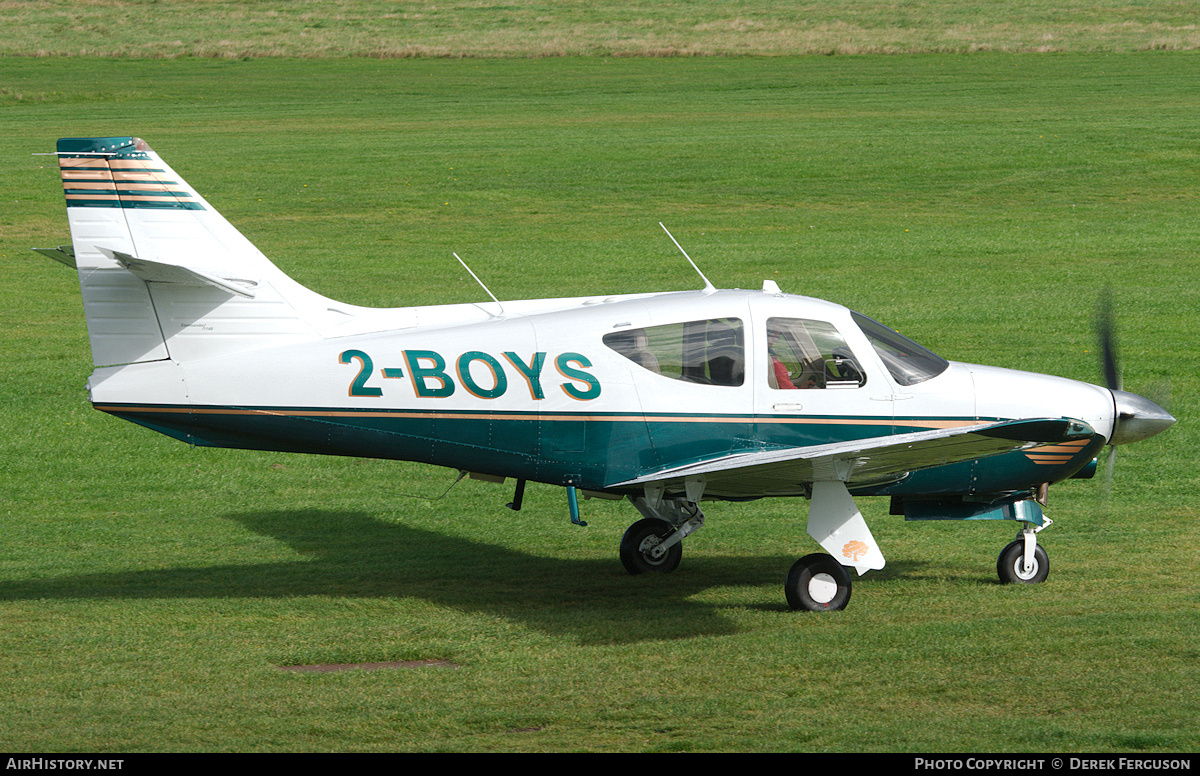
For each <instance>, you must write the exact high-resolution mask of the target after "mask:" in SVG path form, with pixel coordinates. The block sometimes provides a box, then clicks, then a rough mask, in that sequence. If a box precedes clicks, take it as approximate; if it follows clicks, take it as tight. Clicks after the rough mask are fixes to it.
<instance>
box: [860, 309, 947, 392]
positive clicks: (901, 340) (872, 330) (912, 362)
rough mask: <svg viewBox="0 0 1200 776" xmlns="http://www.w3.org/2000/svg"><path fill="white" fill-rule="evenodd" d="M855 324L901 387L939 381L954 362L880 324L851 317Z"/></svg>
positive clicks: (867, 319) (866, 318)
mask: <svg viewBox="0 0 1200 776" xmlns="http://www.w3.org/2000/svg"><path fill="white" fill-rule="evenodd" d="M851 315H852V316H853V317H854V322H855V323H857V324H858V327H859V328H860V329H862V332H863V334H866V335H867V339H868V340H870V341H871V346H872V347H874V348H875V352H876V353H878V354H879V357H880V358H881V359H883V363H884V365H885V366H886V367H887V370H888V372H890V373H891V375H892V379H893V380H895V381H896V382H897V383H898V384H899V385H916V384H917V383H923V382H925V381H926V380H928V379H930V378H932V377H937V376H938V375H940V374H941V373H942V372H945V371H946V370H947V369H948V368H949V367H950V362H949V361H947V360H946V359H944V358H942V357H941V356H939V355H938V354H937V353H934V352H933V351H931V350H929V349H927V348H924V347H922V346H920V345H918V344H917V343H915V342H913V341H912V340H910V339H909V338H908V337H905V336H903V335H901V334H897V333H896V332H895V331H892V330H891V329H889V328H888V327H887V326H884V325H883V324H882V323H880V322H879V321H874V320H871V319H870V318H868V317H867V316H865V315H860V314H859V313H851Z"/></svg>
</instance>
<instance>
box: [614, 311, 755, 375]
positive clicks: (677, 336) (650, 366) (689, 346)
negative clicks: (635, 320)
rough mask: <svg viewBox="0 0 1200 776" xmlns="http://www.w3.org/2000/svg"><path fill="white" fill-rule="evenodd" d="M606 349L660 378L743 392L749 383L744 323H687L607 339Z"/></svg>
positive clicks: (733, 320)
mask: <svg viewBox="0 0 1200 776" xmlns="http://www.w3.org/2000/svg"><path fill="white" fill-rule="evenodd" d="M604 344H605V345H607V346H608V347H610V348H612V349H613V350H615V351H616V352H618V353H620V354H621V355H622V356H624V357H625V358H627V359H629V360H630V361H632V362H633V363H635V364H637V365H638V366H640V367H642V368H643V369H647V370H649V371H651V372H654V373H656V374H660V375H663V376H664V377H670V378H671V379H673V380H682V381H684V382H687V383H699V384H701V385H724V386H738V385H741V384H742V382H743V381H744V380H745V374H746V353H745V337H744V336H743V330H742V322H741V320H739V319H737V318H713V319H710V320H706V321H686V322H684V323H671V324H666V325H664V326H648V327H646V328H644V329H626V330H624V331H614V332H611V333H609V334H606V335H604Z"/></svg>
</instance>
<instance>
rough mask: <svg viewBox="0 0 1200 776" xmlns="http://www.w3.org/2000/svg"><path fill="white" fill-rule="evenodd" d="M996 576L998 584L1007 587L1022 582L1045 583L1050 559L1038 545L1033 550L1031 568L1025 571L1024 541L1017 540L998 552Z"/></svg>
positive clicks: (1031, 583)
mask: <svg viewBox="0 0 1200 776" xmlns="http://www.w3.org/2000/svg"><path fill="white" fill-rule="evenodd" d="M996 574H997V576H999V577H1000V583H1001V584H1004V585H1007V584H1010V583H1012V582H1022V583H1024V584H1027V585H1033V584H1037V583H1038V582H1045V581H1046V577H1047V576H1049V574H1050V557H1049V556H1048V555H1046V551H1045V550H1043V549H1042V546H1041V545H1040V544H1039V545H1038V546H1037V547H1035V548H1034V550H1033V568H1032V569H1030V570H1029V571H1028V572H1026V571H1025V540H1023V539H1017V540H1016V541H1015V542H1013V543H1012V544H1010V545H1008V546H1007V547H1005V548H1004V549H1003V550H1002V551H1001V552H1000V557H999V558H998V559H997V560H996Z"/></svg>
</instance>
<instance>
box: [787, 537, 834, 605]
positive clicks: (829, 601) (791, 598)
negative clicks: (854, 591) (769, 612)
mask: <svg viewBox="0 0 1200 776" xmlns="http://www.w3.org/2000/svg"><path fill="white" fill-rule="evenodd" d="M783 592H784V595H786V596H787V602H788V606H790V607H792V609H795V610H798V611H805V612H836V611H840V610H842V609H845V608H846V604H848V603H850V573H849V572H848V571H846V567H845V566H843V565H842V564H840V563H838V562H837V561H836V560H834V558H833V556H832V555H826V554H824V553H821V552H818V553H813V554H812V555H805V556H804V557H803V558H801V559H800V560H798V561H796V562H795V563H794V564H793V565H792V569H791V571H789V572H788V575H787V582H786V583H784V586H783Z"/></svg>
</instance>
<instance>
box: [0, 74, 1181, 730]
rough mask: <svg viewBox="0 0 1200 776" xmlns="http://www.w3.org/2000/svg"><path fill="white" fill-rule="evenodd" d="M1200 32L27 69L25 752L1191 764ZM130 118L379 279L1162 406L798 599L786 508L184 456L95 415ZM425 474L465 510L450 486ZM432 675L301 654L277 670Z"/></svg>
mask: <svg viewBox="0 0 1200 776" xmlns="http://www.w3.org/2000/svg"><path fill="white" fill-rule="evenodd" d="M1198 72H1200V57H1198V56H1197V55H1196V54H1194V53H1187V52H1174V53H1171V52H1145V53H1140V54H1119V55H1114V54H1103V55H1101V54H1062V55H1008V54H1000V53H988V54H973V55H971V56H953V55H940V56H930V55H904V56H890V57H858V56H852V57H769V58H753V57H740V58H739V57H733V58H671V59H649V58H603V57H592V58H569V57H568V58H541V59H393V60H373V59H347V60H321V61H317V60H308V59H263V60H251V61H235V60H229V59H175V60H165V61H149V60H132V59H90V58H71V59H54V58H51V59H35V58H9V59H2V60H0V86H2V87H3V88H0V131H2V132H3V136H4V137H5V138H6V140H7V146H8V152H7V157H8V163H7V164H5V165H0V202H2V203H3V205H2V206H0V267H2V268H3V272H2V273H0V289H2V290H0V294H2V296H0V299H2V300H3V304H2V305H0V356H2V357H3V359H4V362H5V364H6V367H5V370H4V376H3V378H0V400H2V406H3V407H4V412H3V414H2V415H0V440H2V442H3V451H4V452H3V460H4V463H3V466H0V517H2V518H3V520H2V522H0V532H2V533H0V536H2V539H3V545H2V546H3V547H4V552H3V554H2V555H0V655H2V657H0V665H3V666H5V668H6V670H3V671H0V704H2V705H3V708H4V709H5V713H4V714H3V715H0V742H3V745H4V746H5V747H6V748H8V749H9V750H12V751H62V752H65V751H113V752H119V751H135V750H148V751H200V750H205V751H207V750H214V751H217V750H219V751H252V750H253V751H299V750H312V751H329V750H381V751H391V750H399V751H408V750H421V751H429V750H448V751H501V750H502V751H565V750H571V751H721V750H725V751H728V750H747V751H793V750H794V751H996V752H1000V751H1061V752H1080V751H1086V752H1117V751H1121V752H1138V751H1147V752H1158V751H1187V752H1190V751H1195V750H1196V749H1197V748H1198V747H1200V730H1198V726H1197V723H1196V720H1197V718H1200V700H1198V697H1197V693H1196V692H1195V687H1196V686H1197V685H1198V680H1200V676H1198V669H1197V665H1200V660H1198V657H1200V654H1198V650H1197V647H1196V645H1195V632H1196V630H1197V627H1198V626H1200V616H1198V612H1200V608H1198V606H1197V604H1198V603H1200V585H1198V584H1197V582H1196V578H1195V570H1196V568H1197V561H1198V560H1200V552H1198V551H1200V531H1198V529H1197V522H1196V517H1197V511H1196V507H1195V504H1194V495H1195V493H1196V492H1197V490H1198V484H1200V483H1198V481H1197V480H1198V477H1200V475H1198V474H1197V472H1198V471H1200V460H1198V457H1200V456H1198V455H1197V453H1196V449H1197V443H1198V442H1200V440H1198V439H1197V431H1196V421H1197V414H1198V413H1197V409H1198V408H1197V402H1196V396H1197V382H1198V376H1200V354H1198V352H1197V347H1196V345H1197V335H1196V332H1197V330H1198V329H1200V326H1198V323H1200V260H1198V259H1197V257H1198V256H1200V230H1198V227H1197V224H1198V223H1200V219H1198V218H1197V217H1198V216H1200V208H1198V194H1197V189H1196V180H1197V173H1198V172H1200V151H1198V149H1200V129H1198V127H1200V121H1197V119H1198V118H1200V92H1197V90H1196V89H1195V82H1196V74H1197V73H1198ZM109 134H112V135H122V134H133V135H138V136H141V137H143V138H145V139H146V140H147V141H148V142H149V143H150V144H151V145H152V146H154V148H155V149H156V150H157V151H159V152H160V153H161V154H162V155H163V156H164V157H165V158H166V159H167V160H168V161H169V162H170V163H171V165H172V166H173V167H174V168H175V169H176V170H178V171H179V172H180V173H181V174H183V175H184V176H185V177H186V178H187V179H188V180H189V182H191V183H192V184H193V185H194V186H196V188H198V189H199V190H200V191H201V193H203V194H204V195H205V196H206V197H207V198H208V199H209V201H210V202H211V203H212V204H213V205H214V206H216V207H217V208H218V209H219V210H221V212H222V213H224V214H225V215H226V217H228V218H229V219H230V220H231V221H232V222H233V223H234V224H235V225H236V226H238V227H239V228H241V229H242V230H243V232H244V233H245V234H246V235H247V236H249V237H250V238H251V239H252V240H253V241H254V242H255V243H256V244H258V245H259V247H261V248H262V249H263V250H264V251H265V252H266V253H267V254H268V255H269V256H271V257H272V258H274V259H275V260H276V261H277V263H278V264H279V265H280V266H281V267H283V268H284V269H285V270H286V271H287V272H289V273H290V274H292V275H293V276H294V277H296V278H297V279H298V280H300V281H301V282H303V283H305V284H307V285H310V286H312V287H314V288H315V289H317V290H318V291H320V292H321V293H324V294H326V295H328V296H331V297H334V298H338V299H342V300H345V301H348V302H354V303H359V304H372V305H396V304H429V303H440V302H456V301H477V300H480V299H482V298H484V297H483V296H482V291H481V290H480V289H479V288H478V286H476V285H475V283H474V281H472V280H471V278H470V277H469V276H467V275H466V273H464V272H463V271H462V269H461V267H460V266H459V265H458V263H457V262H456V261H455V260H454V258H453V256H452V255H451V252H452V251H457V252H458V253H459V255H461V256H462V257H463V258H464V259H466V260H467V261H468V262H469V263H470V264H471V266H472V268H473V269H474V270H475V272H476V273H478V274H479V275H480V276H481V277H482V278H483V279H484V281H485V282H486V283H487V284H488V286H489V287H490V288H491V290H492V291H494V292H495V293H496V294H497V295H498V296H499V297H500V298H501V299H506V298H507V299H512V298H528V297H540V296H548V295H555V296H559V295H561V296H567V295H576V294H591V293H619V292H632V291H645V290H678V289H688V288H698V287H699V286H700V283H699V279H698V278H697V277H696V275H695V274H694V272H692V270H691V268H690V267H688V266H687V264H686V262H685V261H683V259H682V257H680V256H679V254H678V252H677V250H676V249H675V247H674V246H673V245H672V244H671V243H670V241H669V240H668V239H666V237H665V235H663V234H662V232H661V230H660V229H659V227H658V222H659V221H662V222H664V223H666V224H667V226H668V227H670V228H671V230H672V232H673V234H674V235H675V236H676V237H677V238H678V239H679V240H680V242H681V243H682V244H683V245H684V247H685V248H686V249H687V250H688V253H689V254H690V255H691V256H692V257H693V258H694V259H695V260H696V261H697V263H698V264H699V265H700V267H701V268H702V269H703V271H704V272H705V274H706V275H707V276H708V277H709V278H710V279H712V280H713V282H714V283H716V284H717V285H720V286H723V287H735V286H736V287H742V288H756V287H759V286H760V285H761V283H762V281H763V279H771V280H775V281H776V282H778V283H779V285H780V286H781V287H782V288H783V289H784V290H785V291H789V292H793V293H803V294H808V295H812V296H818V297H822V298H827V299H832V300H834V301H837V302H840V303H843V304H847V305H849V306H851V307H853V308H855V309H858V310H861V311H863V312H865V313H867V314H869V315H872V316H873V317H876V318H879V319H881V320H883V321H885V322H887V323H889V324H891V325H892V326H895V327H897V328H899V329H900V330H901V331H903V332H904V333H905V334H908V335H910V336H912V337H914V338H915V339H917V340H918V341H921V342H923V343H924V344H926V345H928V346H929V347H931V348H933V349H934V350H936V351H938V352H939V353H941V354H942V355H944V356H946V357H948V358H953V359H957V360H963V361H971V362H980V363H990V364H995V365H999V366H1007V367H1015V368H1022V369H1029V370H1032V371H1038V372H1049V373H1054V374H1060V375H1064V376H1067V377H1073V378H1079V379H1086V380H1091V381H1097V380H1099V379H1100V378H1099V373H1098V367H1097V363H1096V357H1095V345H1094V337H1093V334H1092V317H1093V315H1094V313H1095V309H1096V304H1097V300H1098V298H1099V296H1100V294H1101V293H1102V291H1103V290H1104V289H1105V288H1106V287H1111V288H1112V290H1113V292H1114V297H1115V301H1116V308H1117V313H1118V315H1119V316H1120V336H1121V345H1122V348H1123V353H1124V364H1125V384H1126V387H1127V388H1129V389H1130V390H1134V391H1138V392H1142V393H1145V394H1146V395H1149V396H1151V397H1152V398H1156V399H1160V400H1162V401H1163V402H1164V403H1168V404H1169V405H1170V409H1171V410H1172V411H1173V413H1174V414H1175V415H1176V416H1177V417H1178V418H1179V421H1180V422H1179V424H1178V425H1177V426H1176V427H1174V428H1172V429H1171V430H1170V431H1169V432H1167V433H1165V434H1163V435H1162V436H1160V437H1157V438H1155V439H1153V440H1150V441H1148V442H1144V443H1141V444H1138V445H1134V446H1131V447H1128V448H1125V449H1122V451H1121V454H1120V457H1119V459H1118V462H1117V470H1116V476H1115V479H1114V482H1113V483H1112V487H1111V493H1107V495H1106V491H1107V489H1106V487H1105V486H1104V483H1103V482H1102V481H1101V480H1100V479H1097V480H1093V481H1072V482H1070V483H1067V484H1064V485H1062V486H1059V487H1056V488H1055V489H1053V490H1052V492H1051V494H1050V511H1049V514H1050V516H1051V517H1053V519H1054V520H1055V525H1054V527H1053V528H1051V529H1050V530H1048V531H1046V532H1045V533H1043V534H1042V542H1043V544H1044V545H1045V546H1046V547H1047V549H1048V551H1049V553H1050V559H1051V564H1052V567H1053V570H1052V572H1051V578H1050V580H1049V581H1048V582H1047V583H1046V584H1044V585H1041V586H1036V587H1001V586H999V585H998V584H996V582H995V558H996V554H997V553H998V552H999V550H1000V548H1001V547H1002V546H1003V545H1004V544H1005V543H1007V542H1008V541H1009V540H1010V539H1011V538H1012V533H1013V530H1014V527H1013V526H1012V525H1011V524H1005V525H964V524H948V525H943V524H927V523H914V524H908V525H906V524H904V523H903V521H902V520H901V519H900V518H896V517H891V516H889V515H888V514H887V511H888V505H887V503H886V502H885V501H878V502H876V501H864V503H863V504H862V506H863V510H864V513H865V514H866V516H867V518H868V520H869V521H870V523H871V525H872V529H873V530H874V531H875V534H876V536H877V538H878V539H879V541H880V544H881V546H882V547H883V550H884V554H885V555H886V556H887V558H888V565H887V567H886V568H885V569H884V570H883V571H882V572H878V573H871V574H868V575H866V576H864V577H862V578H859V579H856V583H855V589H854V598H853V601H852V602H851V604H850V607H849V608H848V609H847V610H846V611H845V612H841V613H837V614H834V615H832V616H808V615H803V614H799V613H793V612H790V611H788V610H787V608H786V605H785V603H784V600H783V593H782V589H781V588H782V582H783V577H784V575H785V573H786V572H787V569H788V567H789V565H790V564H791V563H792V561H793V560H794V559H795V558H796V557H799V556H800V555H803V554H806V553H808V552H811V551H813V550H814V549H815V544H814V543H813V542H812V541H811V540H810V539H809V538H808V537H807V535H806V534H805V531H804V519H805V514H806V510H807V505H806V503H805V502H804V501H802V500H772V501H759V502H755V503H750V504H714V505H712V506H711V508H706V513H707V514H708V522H707V524H706V526H705V528H704V529H703V530H702V531H701V532H700V533H698V534H697V535H695V536H694V537H693V538H690V539H689V540H688V541H687V542H686V547H685V551H684V560H683V564H682V566H681V567H680V569H679V570H678V571H677V572H676V573H674V574H672V575H669V576H662V577H654V578H633V577H629V576H627V575H626V574H625V573H624V571H623V570H622V569H621V566H620V563H619V561H618V560H617V544H618V541H619V539H620V536H621V534H622V532H623V531H624V529H625V527H626V526H627V525H628V524H629V523H631V522H633V520H634V519H635V517H636V513H635V511H634V510H633V509H632V508H630V507H629V506H628V505H624V504H620V503H610V502H596V501H589V502H586V503H584V504H583V505H582V508H583V513H584V515H583V516H584V519H585V520H587V522H588V523H589V525H588V527H587V528H578V527H574V526H572V525H571V524H570V523H569V520H568V516H567V506H566V497H565V493H564V492H563V491H562V490H560V489H555V488H549V487H537V486H531V488H530V491H529V493H528V494H527V498H526V506H525V509H524V510H523V511H522V512H520V513H512V512H510V511H509V510H506V509H505V508H504V506H503V505H504V504H505V503H506V502H507V501H508V500H509V499H510V498H511V495H512V493H511V491H510V489H509V488H508V486H504V487H500V486H496V485H488V484H484V483H480V482H475V481H463V482H461V483H459V484H458V485H457V486H455V487H453V488H452V489H450V490H449V492H448V493H446V489H447V488H449V487H450V485H451V483H452V482H453V478H454V475H453V473H452V472H448V471H445V470H437V469H432V468H426V467H420V466H415V465H407V464H396V463H388V462H379V461H368V460H355V459H324V458H315V457H303V456H289V455H283V454H267V453H248V452H238V451H222V450H206V449H192V448H188V447H186V446H184V445H181V444H179V443H176V442H173V441H171V440H168V439H167V438H165V437H161V436H157V435H155V434H153V433H151V432H149V431H146V430H144V429H140V428H137V427H134V426H131V425H128V424H123V423H121V422H119V421H116V420H114V419H112V418H110V417H108V416H105V415H101V414H100V413H97V412H95V411H93V410H92V409H91V408H90V406H89V405H88V403H87V400H86V393H85V392H84V390H83V385H84V383H85V382H86V380H87V377H88V374H89V373H90V371H91V362H90V354H89V352H88V350H87V338H86V333H85V330H84V325H83V316H82V308H81V305H80V303H79V300H78V286H77V283H76V281H75V279H74V277H73V276H72V275H71V273H70V272H68V271H66V270H64V269H63V268H62V267H60V266H58V265H56V264H53V263H51V262H48V261H45V260H44V259H42V258H41V257H39V256H37V255H35V254H33V253H31V252H30V251H29V249H30V248H32V247H47V246H52V245H55V244H60V243H63V242H66V241H67V239H68V238H67V228H66V217H65V209H64V206H63V201H62V193H61V192H62V189H61V186H60V184H59V182H58V172H57V168H56V165H55V162H54V160H53V158H52V157H45V156H34V155H33V154H35V153H39V152H47V151H51V150H53V148H54V141H55V139H56V138H58V137H60V136H87V135H109ZM443 493H444V494H445V495H444V496H443ZM426 660H440V661H449V662H450V663H452V664H453V665H452V666H425V667H415V668H399V669H387V670H377V671H349V672H338V673H324V674H308V673H294V672H286V671H282V670H280V667H281V666H290V665H309V664H318V663H361V662H382V661H426Z"/></svg>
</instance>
